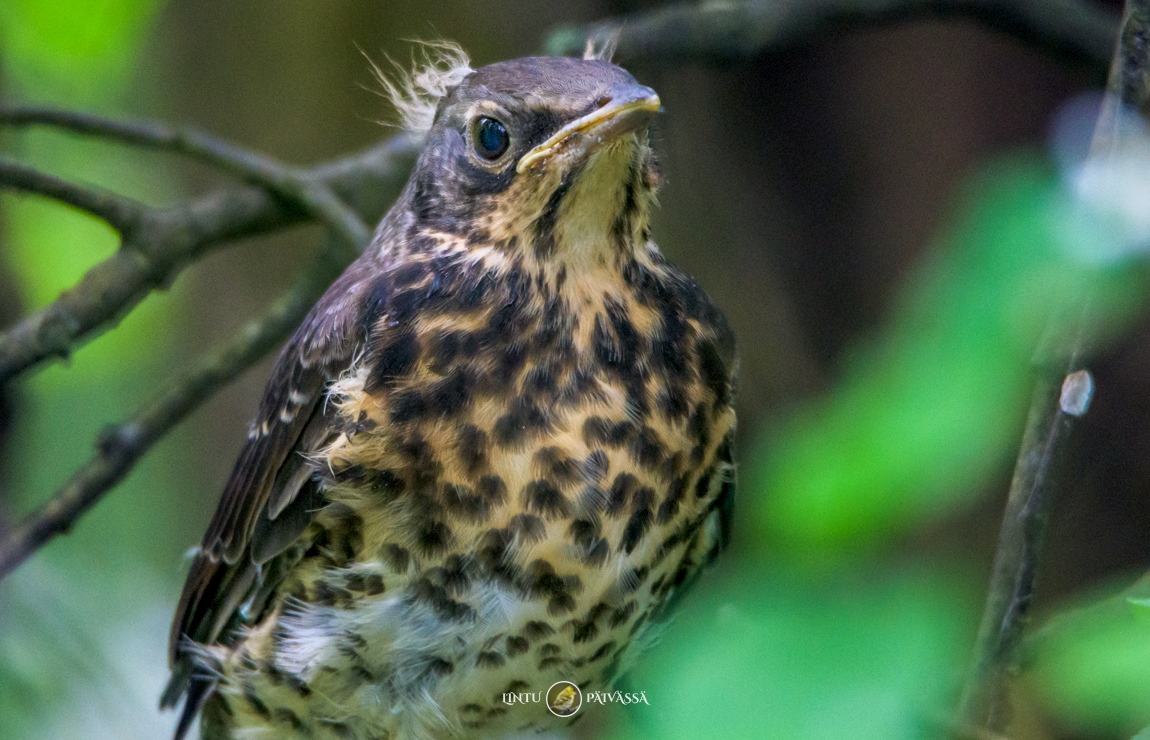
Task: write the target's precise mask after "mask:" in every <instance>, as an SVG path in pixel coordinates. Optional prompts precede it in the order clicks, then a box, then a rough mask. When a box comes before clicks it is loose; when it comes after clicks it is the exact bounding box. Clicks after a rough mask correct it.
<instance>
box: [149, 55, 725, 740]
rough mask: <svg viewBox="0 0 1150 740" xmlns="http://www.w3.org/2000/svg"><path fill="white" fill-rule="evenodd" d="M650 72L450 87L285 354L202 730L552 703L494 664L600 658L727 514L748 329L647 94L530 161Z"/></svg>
mask: <svg viewBox="0 0 1150 740" xmlns="http://www.w3.org/2000/svg"><path fill="white" fill-rule="evenodd" d="M636 90H639V91H644V90H646V88H640V87H639V86H638V85H637V83H635V81H634V79H633V78H632V77H631V76H630V75H629V74H628V73H626V72H625V71H623V70H622V69H620V68H619V67H616V66H614V65H612V64H609V63H607V62H604V61H597V60H574V59H523V60H515V61H511V62H503V63H500V64H495V65H491V66H488V67H484V68H481V69H479V70H477V71H475V72H474V73H472V74H470V75H469V76H467V77H466V78H465V79H463V81H462V82H461V83H460V84H459V85H458V86H456V87H454V88H452V89H450V90H449V91H448V92H447V94H446V96H445V97H444V98H443V100H442V101H440V103H439V107H438V110H437V114H436V118H435V123H434V125H433V126H432V128H431V130H430V131H429V133H428V140H427V144H426V146H425V149H424V152H423V154H422V155H421V157H420V160H419V162H418V163H417V165H416V168H415V171H414V173H413V175H412V177H411V180H410V181H409V183H408V186H407V188H406V189H405V191H404V193H403V194H402V196H401V197H400V199H399V200H398V202H397V203H396V205H395V207H394V208H393V209H392V210H391V212H390V213H389V214H388V215H387V217H385V219H384V221H383V223H382V224H381V225H380V227H379V229H378V231H377V233H376V236H375V240H374V242H373V245H372V247H371V248H370V249H369V250H368V251H367V252H366V253H365V254H364V256H363V257H362V258H361V259H360V260H358V261H357V262H356V263H355V264H353V265H352V266H351V267H350V268H349V269H348V270H347V272H346V273H345V274H344V275H343V276H342V277H341V278H340V279H339V280H338V281H337V282H336V283H335V284H334V285H333V286H332V287H331V289H330V290H329V291H328V293H327V294H326V295H325V297H324V298H323V299H322V300H321V301H320V302H319V304H318V305H317V306H316V308H315V309H314V310H313V311H312V313H311V314H310V315H309V317H308V319H307V320H306V321H305V322H304V324H303V326H301V328H300V329H299V331H298V332H297V333H296V335H295V336H294V337H293V339H292V340H291V341H290V342H289V343H288V345H287V346H286V347H285V349H284V351H283V353H282V354H281V355H280V358H279V361H278V362H277V364H276V367H275V370H274V371H273V374H272V378H271V380H270V381H269V383H268V389H267V392H266V395H265V398H264V401H263V404H262V406H261V409H260V413H259V417H258V419H257V421H256V423H255V424H254V425H253V430H252V434H251V437H250V439H249V441H248V443H247V445H246V446H245V448H244V451H243V452H242V454H241V456H240V459H239V461H238V462H237V464H236V468H235V470H234V472H233V474H232V477H231V479H230V480H229V482H228V485H227V488H226V489H225V492H224V495H223V498H222V500H221V502H220V506H219V509H218V510H217V512H216V516H215V518H214V519H213V521H212V524H211V525H210V527H209V530H208V532H207V534H206V535H205V538H204V541H203V546H202V549H201V552H200V554H199V555H198V556H197V557H196V559H195V561H194V563H193V566H192V571H191V573H190V574H189V577H188V582H187V584H186V586H185V590H184V594H183V597H182V599H181V602H180V606H179V608H178V610H177V615H176V619H175V623H174V625H173V661H174V669H173V681H172V685H171V686H170V687H169V691H168V692H167V694H166V696H165V700H166V702H167V703H169V704H170V703H172V702H174V701H175V700H177V699H178V697H179V696H180V695H181V694H186V695H187V697H188V699H187V703H186V705H185V716H186V717H187V718H188V719H189V720H190V718H191V717H194V716H195V714H196V712H197V710H198V709H199V707H200V706H201V704H202V705H203V721H202V727H203V735H204V737H206V738H231V737H237V738H238V737H243V738H256V737H267V738H288V737H299V738H356V739H359V738H393V739H395V740H406V739H407V738H439V737H499V736H500V735H506V734H514V733H518V732H524V731H530V730H547V729H550V728H555V727H557V726H561V723H566V722H568V721H570V720H561V719H559V718H557V717H554V716H552V715H551V714H549V713H548V712H547V711H546V710H545V709H544V708H543V707H542V705H537V704H526V705H524V704H515V705H506V704H504V703H503V701H502V694H503V693H504V692H522V691H545V690H546V689H547V687H548V686H550V685H551V684H552V683H554V682H555V681H558V680H568V681H572V682H574V683H576V684H578V685H579V686H580V687H581V688H583V689H584V690H600V689H603V688H606V687H607V686H609V685H610V684H611V683H612V682H613V681H614V680H615V679H616V678H617V677H618V676H619V675H620V674H621V673H622V672H623V671H624V670H625V669H626V667H627V666H628V665H629V663H630V662H631V661H632V660H633V659H634V657H635V653H636V652H637V649H638V648H639V647H640V646H641V645H642V643H643V640H644V636H645V635H646V634H647V633H648V631H649V628H650V626H651V624H652V622H653V621H654V618H655V617H657V616H658V615H659V612H660V610H661V609H663V608H664V607H665V605H666V603H667V601H668V599H669V598H670V597H671V596H672V594H673V593H674V592H676V591H677V590H679V589H680V588H681V587H682V586H683V585H684V584H685V583H686V582H687V581H688V580H689V579H690V578H691V576H692V575H694V574H695V573H696V572H697V570H698V568H699V567H700V566H701V565H702V564H703V563H704V562H705V561H707V560H708V559H709V558H710V557H712V556H713V555H714V554H715V553H716V552H717V550H718V549H719V547H720V546H721V544H722V543H723V542H724V541H725V539H726V531H727V526H728V520H729V513H730V506H731V496H732V484H733V477H734V471H733V461H732V457H731V448H732V435H733V432H734V425H735V417H734V412H733V409H732V401H733V399H732V395H733V379H734V372H735V357H734V343H733V339H732V336H731V334H730V331H729V330H728V328H727V326H726V323H725V321H724V319H723V317H722V315H721V314H720V312H719V311H718V310H717V309H716V308H715V306H714V305H713V304H712V302H711V301H710V300H709V299H708V298H707V296H706V294H705V293H704V292H703V291H702V290H701V289H700V288H699V286H698V285H697V284H696V283H695V282H694V281H693V280H692V279H690V278H689V277H687V276H685V275H684V274H682V273H681V272H679V271H678V270H676V269H675V268H674V267H672V266H671V265H670V264H669V263H667V261H666V260H665V259H664V258H663V257H662V256H661V254H660V253H659V251H658V250H657V248H656V247H655V245H654V244H653V243H652V242H651V241H650V236H649V233H648V211H649V208H650V207H651V204H652V201H653V193H654V185H655V182H656V180H657V174H656V171H655V169H654V164H653V161H652V158H651V153H650V149H649V147H648V145H647V138H646V131H645V122H646V117H640V116H634V115H633V114H632V113H624V114H620V115H619V116H616V117H615V118H617V119H619V120H622V121H623V123H625V124H626V126H625V127H623V128H619V125H620V124H617V122H616V121H615V120H614V119H613V120H612V124H611V125H613V126H616V128H614V129H604V128H602V127H599V128H590V129H588V130H587V131H580V132H576V133H575V134H573V135H571V136H570V137H567V138H566V139H564V141H563V142H562V145H561V146H560V147H558V148H557V149H555V151H549V152H548V156H547V157H545V158H542V159H541V160H540V161H538V162H536V163H533V164H532V165H531V166H530V167H529V168H526V169H525V171H523V172H517V170H516V162H517V161H518V160H519V158H521V157H522V156H523V154H524V153H526V152H527V151H528V150H530V149H532V147H536V146H537V145H539V144H540V143H541V142H543V141H545V140H547V139H548V137H551V136H552V135H553V134H554V133H555V131H556V130H559V129H560V128H561V127H562V126H564V125H566V124H568V123H569V122H571V121H572V120H575V119H578V118H579V117H581V116H585V115H588V113H589V112H593V111H595V110H596V109H599V108H603V107H604V106H605V105H607V103H604V100H607V101H610V99H611V98H612V97H615V98H617V99H621V98H620V96H623V95H631V94H635V93H634V91H636ZM646 92H647V93H650V91H649V90H647V91H646ZM478 114H483V115H497V116H499V117H500V119H501V120H503V122H504V123H506V124H507V128H508V129H509V131H511V137H512V138H511V141H512V145H511V149H510V151H509V152H508V153H507V154H506V155H505V156H504V161H500V162H493V163H487V162H484V161H482V160H481V159H479V158H477V157H476V156H475V155H474V153H473V152H472V151H471V150H470V149H469V140H468V126H469V125H470V122H471V121H473V120H474V118H475V116H476V115H478ZM625 115H627V116H632V117H633V118H635V120H630V119H624V116H625ZM578 716H580V715H576V718H577V717H578Z"/></svg>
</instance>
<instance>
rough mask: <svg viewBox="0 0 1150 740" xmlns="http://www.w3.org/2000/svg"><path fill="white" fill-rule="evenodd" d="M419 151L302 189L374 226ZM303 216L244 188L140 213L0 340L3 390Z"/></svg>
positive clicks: (313, 173) (319, 176) (397, 149)
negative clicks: (213, 258)
mask: <svg viewBox="0 0 1150 740" xmlns="http://www.w3.org/2000/svg"><path fill="white" fill-rule="evenodd" d="M419 143H420V142H419V140H418V139H417V138H415V137H411V136H406V135H404V136H398V137H396V138H394V139H391V140H389V141H387V142H384V143H382V144H380V145H378V146H376V147H373V148H371V149H369V150H367V151H365V152H363V153H361V154H359V155H355V156H352V157H348V158H346V159H342V160H339V161H336V162H334V163H330V164H326V165H321V166H319V167H316V168H314V169H311V170H308V171H306V175H305V181H309V182H316V183H322V184H323V185H324V187H325V188H328V189H329V190H330V192H331V193H332V197H335V198H339V199H341V200H342V201H344V202H346V203H348V204H350V206H351V207H352V208H354V209H355V211H356V212H357V213H359V214H362V216H363V218H364V219H365V220H369V221H370V220H375V219H377V218H378V217H379V216H380V215H381V214H382V212H383V210H384V208H385V207H386V205H387V204H388V203H389V202H390V201H391V200H392V199H393V198H394V197H395V194H396V193H397V192H398V191H399V188H400V187H402V185H403V182H404V181H405V180H406V178H407V173H408V171H409V169H410V167H411V163H412V162H413V161H414V158H415V154H416V152H417V151H418V148H419ZM302 216H303V214H301V213H300V212H299V209H298V208H293V207H291V206H290V205H289V204H287V203H285V202H283V200H282V198H277V197H276V196H275V195H273V194H271V193H269V192H267V191H266V190H265V189H263V188H260V187H248V186H243V187H234V188H228V189H224V190H220V191H217V192H216V193H213V194H210V195H207V196H204V197H202V198H199V199H198V200H195V201H191V202H188V203H183V204H180V205H177V206H173V207H171V208H166V209H162V210H156V211H147V212H145V216H144V217H143V219H142V220H141V221H140V223H139V224H137V226H136V228H135V229H134V231H133V232H132V235H131V238H130V239H127V240H126V241H125V244H124V248H122V249H121V250H120V251H119V252H117V253H116V254H114V255H112V256H111V257H110V258H108V259H107V260H105V261H104V262H101V263H100V264H98V265H96V266H95V267H93V268H92V269H91V270H89V271H88V273H87V274H86V275H85V276H84V278H83V279H82V280H81V281H80V283H79V284H78V285H76V286H75V287H73V288H72V289H70V290H68V291H66V292H65V293H64V294H63V295H61V296H60V298H59V299H57V300H56V301H54V302H53V303H52V304H50V305H48V306H47V307H45V308H43V309H41V310H39V311H36V312H35V313H33V314H31V315H30V316H27V317H26V318H24V319H23V320H21V321H20V322H18V323H17V324H16V325H15V326H13V327H12V328H11V329H9V330H8V331H6V332H4V333H0V384H2V383H4V382H5V381H7V380H9V379H11V378H12V377H13V376H15V375H17V374H19V373H22V372H24V371H26V370H29V369H30V368H33V367H37V366H39V365H41V364H42V363H44V362H45V361H48V360H51V359H55V358H64V357H67V356H69V354H70V353H71V352H72V351H74V350H75V349H76V348H78V347H79V346H81V345H83V344H85V343H86V342H88V341H90V340H91V339H93V338H94V337H96V336H98V335H99V334H100V333H102V332H103V331H106V330H107V329H109V328H111V327H113V326H115V324H116V323H117V322H118V321H119V319H120V318H121V317H122V316H124V315H125V314H126V313H127V312H128V311H130V310H131V309H132V308H134V307H135V306H136V305H137V304H139V302H140V301H142V300H143V299H144V297H145V296H147V294H148V293H149V292H150V291H152V290H155V289H157V288H161V287H164V286H167V285H169V284H171V282H172V281H173V280H175V278H176V276H177V275H178V274H179V273H180V272H181V271H182V270H183V269H184V268H185V267H186V266H187V265H188V264H190V263H191V262H193V261H194V260H196V259H197V258H199V257H201V256H203V255H204V254H205V253H207V252H208V251H209V250H211V249H213V248H215V247H217V246H219V245H221V244H222V243H224V242H229V241H232V240H235V239H239V238H242V237H245V236H250V235H253V234H258V233H263V232H267V231H271V230H274V229H277V228H282V227H285V226H288V225H291V224H293V223H298V222H299V221H300V220H302ZM342 233H344V234H346V229H344V230H343V232H342ZM345 256H346V255H345Z"/></svg>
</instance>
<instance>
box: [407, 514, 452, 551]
mask: <svg viewBox="0 0 1150 740" xmlns="http://www.w3.org/2000/svg"><path fill="white" fill-rule="evenodd" d="M415 542H416V547H417V548H418V549H419V551H420V552H421V553H423V554H424V555H434V554H436V553H440V552H443V551H444V550H446V549H447V546H448V544H449V543H450V542H451V528H450V527H448V526H447V525H446V524H444V523H443V522H440V521H435V520H432V521H428V522H424V523H422V524H421V525H419V526H418V527H417V529H416V533H415Z"/></svg>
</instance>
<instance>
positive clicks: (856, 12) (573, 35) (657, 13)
mask: <svg viewBox="0 0 1150 740" xmlns="http://www.w3.org/2000/svg"><path fill="white" fill-rule="evenodd" d="M955 16H957V17H965V18H969V19H971V20H974V21H977V22H979V23H982V24H984V25H987V26H989V27H991V28H994V29H997V30H1001V31H1004V32H1007V33H1010V34H1012V35H1014V36H1016V37H1018V38H1021V39H1022V40H1023V41H1025V42H1027V43H1029V44H1033V45H1035V46H1037V47H1038V48H1041V49H1043V50H1045V51H1047V52H1050V53H1053V54H1055V55H1057V56H1060V57H1064V58H1068V59H1070V60H1072V61H1075V62H1077V63H1081V64H1084V65H1086V66H1087V67H1088V68H1089V69H1090V70H1091V71H1092V72H1093V73H1094V74H1095V76H1096V77H1098V78H1099V79H1102V78H1103V77H1104V76H1105V75H1106V70H1107V69H1108V67H1109V64H1110V53H1111V51H1112V50H1113V48H1114V39H1115V37H1116V36H1117V33H1118V18H1117V17H1116V16H1115V15H1114V14H1112V13H1110V12H1109V11H1107V10H1105V9H1104V8H1102V7H1099V6H1098V5H1095V4H1094V3H1092V2H1089V1H1088V0H801V1H798V2H796V1H794V0H792V1H790V2H788V1H787V0H744V1H743V2H724V3H694V2H692V3H684V4H681V5H672V6H670V7H666V8H659V9H658V10H653V11H649V12H645V13H637V14H635V15H631V16H626V17H623V18H617V19H613V20H608V21H603V22H600V23H594V24H590V25H586V26H576V27H564V28H560V29H557V30H556V31H554V32H553V33H552V34H551V36H550V38H549V40H548V42H547V45H546V48H547V51H548V52H549V53H551V54H577V53H579V52H580V51H582V49H583V48H584V44H585V43H586V41H587V39H589V38H590V39H594V40H596V41H597V42H599V43H602V42H604V41H605V40H607V39H609V38H611V37H612V36H614V35H615V34H618V44H619V45H618V48H617V54H618V56H619V57H620V58H621V59H625V60H633V59H659V60H661V61H667V60H675V61H704V62H712V61H719V62H724V61H731V60H736V59H741V58H746V57H749V56H753V55H755V54H760V53H762V52H764V51H768V50H770V49H778V48H782V47H786V46H790V45H793V44H796V43H801V42H803V41H808V40H810V39H811V38H813V37H815V36H817V35H826V34H827V33H832V32H835V31H839V30H843V29H848V28H854V27H859V26H874V25H890V24H892V23H897V22H901V21H909V20H914V19H921V18H939V17H955Z"/></svg>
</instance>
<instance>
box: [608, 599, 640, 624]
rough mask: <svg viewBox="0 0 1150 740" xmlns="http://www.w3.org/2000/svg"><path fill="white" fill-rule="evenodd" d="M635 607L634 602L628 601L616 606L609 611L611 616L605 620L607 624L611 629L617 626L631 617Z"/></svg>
mask: <svg viewBox="0 0 1150 740" xmlns="http://www.w3.org/2000/svg"><path fill="white" fill-rule="evenodd" d="M635 609H636V606H635V602H634V601H628V602H627V603H626V604H624V605H623V606H621V607H619V608H617V609H616V610H615V611H613V612H612V613H611V617H610V619H609V620H608V621H607V624H608V625H610V627H611V629H615V628H617V627H619V626H620V625H622V624H624V623H626V622H627V620H629V619H630V618H631V615H632V614H634V613H635Z"/></svg>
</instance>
